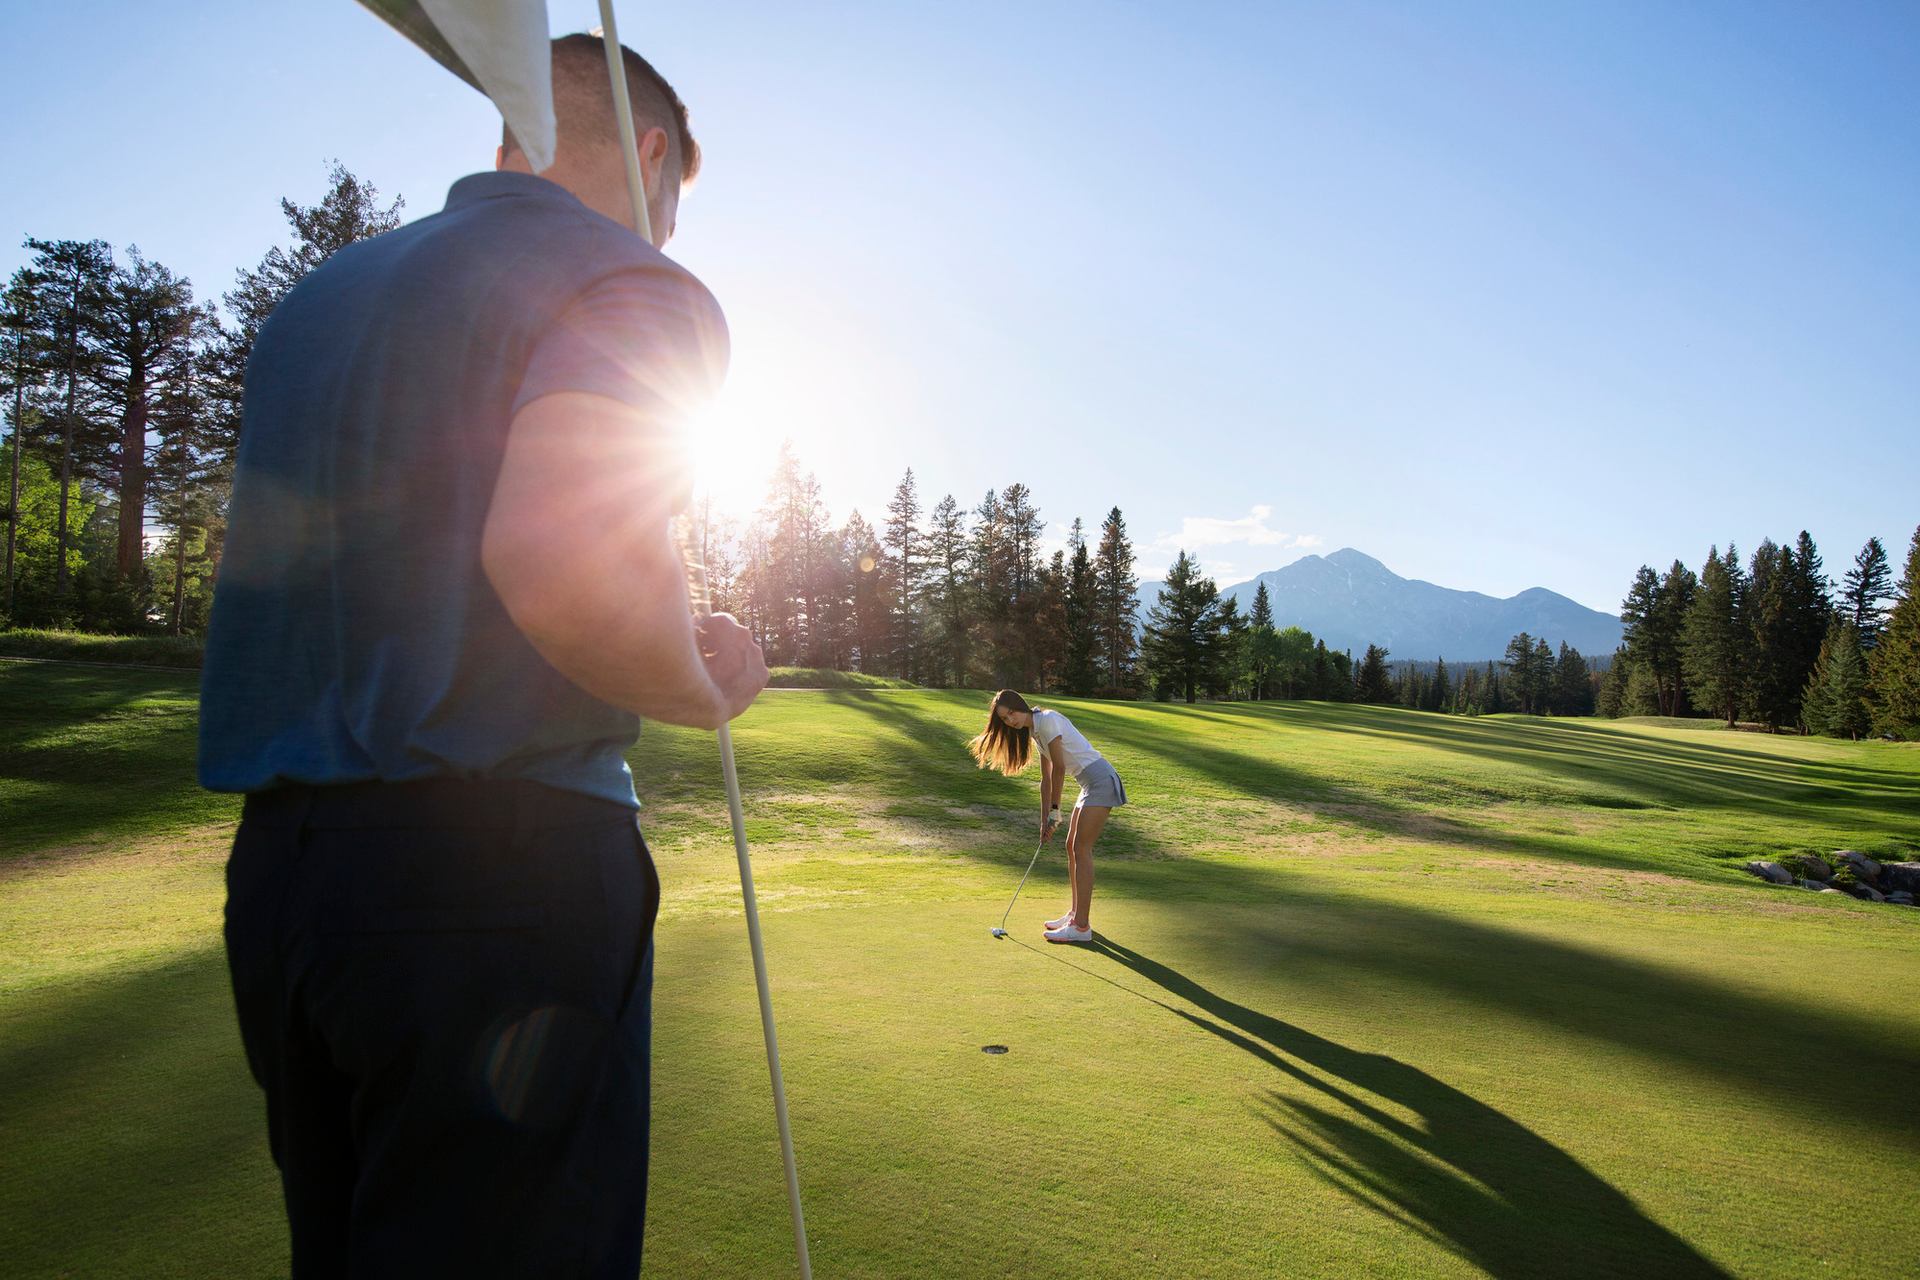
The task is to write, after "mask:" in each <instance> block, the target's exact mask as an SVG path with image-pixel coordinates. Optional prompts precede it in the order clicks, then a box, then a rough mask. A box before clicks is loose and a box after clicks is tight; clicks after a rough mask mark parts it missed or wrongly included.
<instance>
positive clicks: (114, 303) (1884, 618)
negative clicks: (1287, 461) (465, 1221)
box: [0, 163, 1920, 737]
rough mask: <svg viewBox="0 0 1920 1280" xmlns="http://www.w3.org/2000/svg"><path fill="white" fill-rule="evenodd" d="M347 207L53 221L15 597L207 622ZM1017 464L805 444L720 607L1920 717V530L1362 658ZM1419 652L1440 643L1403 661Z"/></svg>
mask: <svg viewBox="0 0 1920 1280" xmlns="http://www.w3.org/2000/svg"><path fill="white" fill-rule="evenodd" d="M330 179H331V181H330V186H329V189H328V191H327V193H326V195H325V196H324V197H323V198H322V200H321V201H320V203H319V204H317V205H312V206H301V205H298V204H296V203H294V202H293V201H291V200H282V201H281V209H282V211H283V213H284V214H285V216H286V219H287V222H288V225H289V228H290V230H291V232H292V239H291V242H290V243H289V244H288V245H286V246H284V247H276V248H273V249H270V250H269V251H268V252H267V253H266V254H265V255H264V256H263V257H262V258H261V259H260V261H259V263H258V264H257V265H255V266H253V267H250V268H245V269H242V270H240V271H238V272H237V274H236V279H235V282H234V287H233V288H232V289H231V290H230V291H229V292H227V293H226V294H225V295H223V297H222V300H221V302H222V305H220V306H217V307H216V306H214V305H212V304H208V303H200V302H196V300H195V297H194V291H193V287H192V284H191V283H190V282H189V281H188V280H186V279H184V278H182V277H179V276H176V275H175V274H173V273H172V272H171V271H169V270H168V269H167V268H166V267H164V266H162V265H161V264H160V263H157V262H154V261H151V260H149V259H147V258H145V257H144V256H142V255H141V253H140V251H139V250H138V249H137V248H129V249H128V250H127V251H126V252H125V254H124V255H123V256H116V254H115V253H114V251H113V250H112V249H111V248H110V247H109V246H108V245H106V244H105V243H103V242H101V241H98V240H40V239H29V240H28V241H27V244H26V247H27V248H28V249H29V250H30V251H32V253H33V258H32V260H31V261H30V262H29V263H28V265H26V266H25V267H22V268H21V269H20V270H18V271H16V272H15V273H14V275H13V277H12V279H11V280H10V281H9V283H8V285H7V288H6V292H5V294H4V297H0V396H3V397H4V403H5V408H6V413H7V417H8V421H9V423H10V425H11V431H10V432H9V435H8V438H7V442H6V444H5V446H4V448H0V467H3V468H4V471H5V475H6V485H7V488H6V493H7V495H8V496H7V501H6V505H5V507H4V509H3V516H4V519H5V521H6V524H7V543H6V552H5V573H4V583H5V597H4V600H0V621H4V623H5V625H8V626H15V627H60V628H73V629H79V630H84V631H94V632H107V633H118V634H141V633H155V632H164V633H171V634H174V635H183V636H192V635H197V634H200V633H201V632H203V631H204V629H205V626H206V621H207V613H208V607H209V605H210V603H211V600H212V594H213V584H214V581H215V579H216V576H217V574H218V570H219V564H220V554H221V547H222V543H223V539H224V536H225V515H226V507H227V497H228V494H229V492H230V488H231V483H232V474H233V459H234V453H235V450H236V448H237V446H238V441H239V431H240V399H241V388H242V383H243V380H244V375H245V370H246V361H247V357H248V354H249V353H250V352H251V350H252V346H253V341H254V338H255V336H256V335H257V334H258V332H259V329H260V326H261V324H262V323H263V322H264V321H265V319H266V317H267V316H268V315H269V314H270V313H271V312H272V310H273V308H274V307H275V306H276V305H277V304H278V303H279V301H280V299H281V298H282V297H284V296H285V295H286V293H287V291H288V290H289V289H291V288H292V287H293V286H294V284H296V283H298V281H299V280H300V279H301V278H302V277H303V276H304V275H306V273H307V272H309V271H311V270H312V269H313V268H314V267H316V266H318V265H319V264H320V263H321V262H323V261H325V260H326V258H327V257H328V256H329V255H330V254H332V253H333V252H334V251H336V250H337V249H340V248H342V247H344V246H345V245H347V244H350V243H352V242H353V241H355V240H358V239H361V238H363V237H366V236H370V235H377V234H379V233H380V232H382V231H386V230H389V229H391V228H392V227H394V226H397V225H398V223H399V215H400V207H401V206H400V202H399V201H397V200H396V201H394V202H393V203H392V204H390V205H386V206H384V207H383V206H382V204H381V201H380V197H379V194H378V192H376V191H375V190H374V189H373V188H372V187H371V186H370V185H369V184H367V183H366V182H364V181H362V180H360V179H358V178H356V177H355V176H354V175H353V174H352V173H351V172H349V171H348V170H347V169H346V168H344V167H343V166H341V165H339V164H337V163H336V164H335V165H334V166H333V168H332V171H331V175H330ZM1044 528H1045V521H1044V520H1043V519H1042V518H1041V514H1040V510H1039V507H1038V506H1037V505H1036V502H1035V498H1034V494H1033V492H1032V491H1031V490H1030V489H1029V488H1028V486H1027V485H1025V484H1024V483H1020V482H1014V483H1011V484H1008V485H1006V486H1005V487H1004V488H1000V489H995V490H990V491H988V492H987V493H986V494H985V495H984V496H983V497H981V498H980V499H979V500H978V501H977V502H976V503H974V504H972V505H969V506H962V505H961V504H960V503H959V502H958V501H957V500H956V499H955V497H954V496H953V495H951V494H948V495H945V496H943V497H942V498H940V499H939V501H937V502H935V503H933V504H932V506H931V507H926V506H924V505H923V503H922V499H921V495H920V491H919V487H918V481H917V479H916V477H915V476H914V474H913V472H912V471H911V470H909V471H908V472H907V473H906V474H905V475H904V476H903V477H902V478H901V480H900V482H899V484H898V486H897V487H896V488H895V490H894V493H893V496H892V499H891V500H890V501H889V503H888V504H887V508H886V510H885V512H884V514H882V515H881V516H880V517H879V519H878V520H877V521H876V522H871V523H870V522H869V521H868V520H866V519H865V518H864V517H863V516H862V515H861V514H860V513H859V512H857V511H856V512H854V513H853V514H852V515H851V516H850V517H849V518H848V519H847V520H846V521H845V522H844V523H842V524H840V525H838V526H834V525H833V524H832V523H831V522H830V521H829V520H828V518H827V512H826V507H825V504H824V502H823V501H822V499H821V496H820V486H819V483H818V481H817V479H816V478H815V477H814V476H813V474H812V473H810V472H808V471H807V470H806V469H805V468H804V467H803V466H802V464H801V461H800V460H799V459H798V458H797V457H796V456H795V455H794V453H793V452H792V450H791V449H790V448H785V447H783V448H782V450H781V453H780V457H779V460H778V463H777V465H776V467H775V468H774V471H773V475H772V478H771V481H770V483H769V487H768V490H767V493H766V496H765V498H764V500H763V502H762V503H761V505H760V507H759V508H758V510H757V511H756V512H755V513H753V514H752V515H751V516H749V517H746V518H743V519H729V518H725V517H722V516H720V515H718V514H716V513H715V512H713V511H712V510H711V508H710V507H707V506H700V507H697V508H696V509H695V510H694V511H693V512H692V513H691V514H690V517H689V519H688V521H687V526H686V529H685V530H684V532H685V536H686V539H687V541H688V542H689V543H690V544H691V545H692V547H693V548H694V549H695V550H697V553H698V555H699V556H700V558H702V559H703V560H704V561H705V563H706V566H707V571H708V580H709V584H710V590H711V594H712V597H713V605H714V607H715V608H716V609H725V610H729V611H731V612H733V613H735V614H736V615H738V616H739V617H740V618H742V619H743V620H744V621H745V622H746V623H747V624H748V625H749V626H750V627H752V629H753V631H754V633H755V635H756V636H758V637H759V638H760V640H761V643H762V644H763V645H764V646H765V648H766V652H767V657H768V661H769V662H771V663H773V664H776V665H794V666H812V667H824V668H833V669H837V670H845V671H861V672H866V673H869V674H875V675H888V676H901V677H905V678H907V679H910V680H914V681H916V682H919V683H922V684H928V685H936V686H964V687H982V686H984V687H999V686H1010V687H1015V688H1021V689H1025V690H1029V691H1033V692H1042V693H1044V692H1057V693H1070V694H1080V695H1091V696H1102V697H1122V698H1134V697H1142V696H1145V697H1155V698H1169V699H1171V698H1178V699H1184V700H1186V701H1189V702H1191V701H1194V700H1195V699H1197V698H1202V697H1205V698H1214V699H1264V698H1313V699H1327V700H1342V701H1359V702H1368V703H1379V704H1391V705H1398V706H1405V707H1410V708H1415V709H1419V710H1426V711H1434V712H1449V713H1456V714H1467V715H1478V714H1493V713H1498V712H1522V713H1531V714H1536V715H1589V714H1593V713H1594V712H1595V711H1596V710H1597V711H1598V712H1599V713H1600V714H1603V715H1614V716H1618V715H1666V716H1685V715H1716V716H1721V717H1723V718H1724V719H1725V720H1726V721H1727V723H1729V724H1734V723H1739V722H1742V721H1747V722H1755V723H1758V724H1760V725H1763V726H1765V727H1767V728H1770V729H1801V730H1808V731H1812V732H1824V733H1834V734H1838V735H1841V736H1860V735H1863V734H1866V733H1870V732H1871V733H1883V734H1889V735H1892V736H1898V737H1914V736H1920V617H1916V611H1917V610H1920V604H1916V603H1915V601H1914V587H1915V586H1916V585H1917V584H1920V560H1916V557H1920V532H1917V533H1916V535H1915V544H1914V550H1913V551H1912V552H1911V553H1910V554H1909V556H1908V562H1907V565H1906V572H1905V575H1904V576H1903V577H1902V578H1901V579H1900V581H1899V582H1898V584H1897V585H1896V584H1895V583H1893V581H1892V579H1891V570H1890V567H1889V565H1888V563H1887V557H1886V554H1885V552H1884V550H1883V549H1882V548H1881V546H1880V543H1879V541H1878V540H1877V539H1875V540H1873V541H1871V542H1869V544H1868V546H1867V547H1866V548H1865V549H1863V550H1862V552H1861V554H1860V557H1859V558H1857V560H1856V563H1855V566H1854V569H1853V571H1852V572H1850V573H1848V574H1847V576H1846V581H1845V583H1844V585H1843V586H1842V587H1841V588H1840V589H1839V590H1838V591H1836V590H1835V588H1834V587H1833V585H1832V584H1830V583H1829V582H1828V581H1827V579H1826V578H1825V576H1824V573H1823V571H1822V569H1821V565H1820V560H1819V556H1818V553H1817V552H1816V551H1815V550H1814V547H1813V543H1812V540H1811V539H1810V538H1808V537H1807V535H1806V534H1804V533H1803V534H1801V535H1800V538H1799V540H1798V541H1797V542H1796V543H1795V544H1794V545H1793V546H1791V547H1779V546H1775V545H1774V544H1773V543H1771V542H1767V543H1763V544H1762V546H1761V547H1760V549H1759V550H1757V551H1756V552H1755V553H1754V556H1753V557H1752V559H1751V561H1750V562H1749V563H1747V564H1746V565H1744V566H1743V565H1742V563H1741V562H1740V560H1739V558H1738V557H1737V556H1736V555H1735V554H1734V552H1733V551H1732V549H1731V548H1729V550H1728V551H1727V552H1726V553H1725V554H1724V555H1722V554H1721V553H1720V552H1719V551H1718V549H1717V548H1716V549H1715V551H1714V552H1713V553H1712V554H1710V555H1709V556H1708V559H1707V561H1706V563H1705V564H1704V565H1703V566H1702V569H1701V571H1700V572H1699V573H1697V574H1696V573H1695V572H1693V571H1692V570H1690V569H1688V568H1687V567H1686V566H1685V565H1683V564H1681V563H1680V562H1678V561H1676V562H1675V563H1674V565H1673V567H1672V568H1671V569H1670V570H1669V571H1668V572H1667V573H1666V574H1665V575H1659V574H1656V573H1655V572H1654V571H1653V570H1652V569H1650V568H1642V569H1641V570H1640V573H1639V575H1638V576H1637V577H1636V579H1635V581H1634V583H1633V585H1632V587H1631V589H1630V591H1629V593H1628V596H1627V598H1626V601H1625V602H1624V604H1623V607H1622V615H1621V616H1622V619H1623V620H1624V621H1625V623H1626V628H1627V630H1626V641H1625V644H1624V645H1623V647H1622V648H1621V649H1620V650H1619V651H1618V652H1617V653H1615V654H1614V655H1612V657H1611V658H1610V659H1601V660H1600V661H1599V662H1592V661H1590V660H1589V659H1588V657H1587V656H1585V655H1582V654H1581V653H1580V652H1579V651H1578V650H1576V649H1573V648H1571V647H1569V646H1568V645H1566V644H1564V643H1562V644H1561V645H1559V646H1558V648H1557V649H1556V648H1555V647H1554V646H1553V645H1551V644H1550V643H1549V641H1548V640H1546V639H1544V638H1540V637H1535V636H1531V635H1526V634H1521V635H1517V636H1515V637H1513V639H1512V641H1511V642H1510V643H1509V645H1508V647H1507V653H1506V657H1505V660H1504V661H1502V662H1499V663H1486V664H1484V665H1472V666H1468V667H1466V668H1464V669H1454V668H1449V667H1448V665H1447V664H1446V663H1445V662H1444V661H1431V662H1430V661H1426V660H1424V659H1425V658H1426V655H1401V659H1402V660H1400V661H1397V662H1396V661H1393V659H1392V655H1391V654H1390V653H1389V652H1388V651H1387V649H1386V648H1385V647H1383V646H1378V645H1368V646H1367V647H1366V650H1365V652H1364V653H1363V654H1362V655H1361V656H1360V657H1359V658H1358V659H1355V658H1354V656H1353V655H1352V653H1350V652H1348V651H1345V650H1339V651H1335V650H1330V649H1329V648H1328V647H1327V645H1326V643H1325V642H1324V641H1323V640H1320V639H1317V638H1316V637H1315V636H1313V635H1312V634H1311V633H1310V632H1308V631H1305V630H1303V629H1301V628H1299V627H1293V626H1284V625H1281V624H1280V623H1279V622H1278V621H1277V620H1276V619H1275V618H1274V616H1273V610H1272V607H1271V604H1270V601H1269V599H1268V595H1267V590H1266V587H1265V585H1264V584H1262V585H1261V587H1260V588H1259V590H1258V592H1257V593H1256V595H1255V597H1254V600H1253V602H1252V604H1251V606H1250V607H1249V609H1248V610H1247V611H1246V612H1245V613H1244V614H1243V613H1242V612H1241V611H1240V608H1239V605H1238V603H1237V601H1235V600H1233V599H1232V598H1223V597H1222V596H1221V595H1220V593H1219V590H1218V588H1217V587H1216V585H1215V583H1214V582H1213V580H1212V579H1210V578H1207V577H1206V576H1205V575H1203V574H1202V573H1201V572H1200V569H1199V566H1198V565H1197V563H1196V562H1195V561H1194V560H1193V559H1192V558H1191V557H1189V556H1188V555H1187V554H1186V553H1185V552H1184V551H1182V552H1181V553H1180V554H1179V555H1178V557H1177V558H1176V559H1175V561H1174V564H1173V567H1172V568H1171V569H1170V570H1169V571H1168V573H1167V575H1166V580H1165V582H1164V584H1163V585H1162V586H1161V588H1160V590H1159V592H1158V597H1157V599H1156V600H1155V601H1154V602H1153V603H1152V604H1151V605H1150V606H1149V608H1148V610H1147V614H1146V617H1145V618H1144V619H1142V618H1141V617H1140V616H1139V606H1138V604H1137V603H1136V592H1137V590H1138V585H1139V581H1138V577H1137V575H1136V573H1135V571H1134V560H1135V556H1134V549H1133V544H1132V541H1131V538H1130V536H1129V533H1128V530H1127V525H1126V520H1125V517H1124V515H1123V514H1122V512H1121V509H1120V508H1119V507H1118V506H1114V507H1111V508H1110V509H1109V510H1108V511H1107V512H1106V514H1105V515H1104V517H1102V519H1101V520H1100V523H1099V526H1098V528H1097V529H1095V528H1089V527H1088V526H1087V525H1086V524H1085V523H1084V522H1083V521H1082V520H1080V519H1078V518H1076V519H1075V520H1074V521H1073V522H1072V525H1071V534H1070V536H1069V540H1068V544H1067V546H1066V548H1065V549H1062V550H1056V551H1055V552H1053V554H1052V555H1051V556H1048V555H1046V554H1044V553H1043V549H1042V547H1041V534H1042V531H1043V530H1044ZM1413 657H1418V658H1421V659H1423V660H1422V661H1417V662H1408V661H1405V660H1404V659H1407V658H1413Z"/></svg>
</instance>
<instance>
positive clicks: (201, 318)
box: [148, 307, 219, 635]
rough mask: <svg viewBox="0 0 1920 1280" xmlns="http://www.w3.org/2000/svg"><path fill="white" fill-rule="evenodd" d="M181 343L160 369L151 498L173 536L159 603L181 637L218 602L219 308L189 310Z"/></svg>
mask: <svg viewBox="0 0 1920 1280" xmlns="http://www.w3.org/2000/svg"><path fill="white" fill-rule="evenodd" d="M180 323H181V332H180V334H179V335H178V340H177V341H175V342H173V343H171V344H169V345H168V346H167V348H166V349H165V351H164V353H163V355H162V357H161V360H160V363H159V364H158V365H157V366H156V368H155V370H154V387H155V392H156V395H155V401H154V412H153V418H152V422H151V426H152V429H153V435H154V437H155V439H156V441H157V444H156V447H155V449H154V454H153V462H152V467H151V470H150V474H149V476H148V496H149V497H150V499H151V501H152V504H153V507H154V510H155V512H156V513H157V515H158V517H159V520H160V523H161V524H162V526H164V527H165V528H166V529H167V531H168V534H167V540H166V544H165V546H164V547H163V548H162V551H163V552H164V555H163V558H162V559H161V562H160V563H159V564H158V565H154V566H151V569H152V571H151V572H150V573H149V577H150V578H152V580H153V581H154V583H155V584H156V591H155V604H156V605H159V606H161V607H162V608H163V609H164V612H165V616H166V619H167V630H168V631H169V632H170V633H172V634H173V635H180V634H182V633H183V632H187V631H193V632H199V631H201V630H202V629H204V627H205V625H206V619H207V612H208V610H209V608H210V607H211V605H212V603H213V583H212V581H211V579H212V568H213V566H212V560H211V557H210V554H209V551H210V549H209V546H208V543H209V534H210V532H211V524H212V520H213V517H214V514H215V512H216V510H217V509H218V506H219V499H218V493H217V488H216V475H215V472H214V470H213V469H212V467H211V466H210V449H209V441H208V436H209V430H210V426H211V423H210V419H211V417H212V411H211V409H210V397H209V396H208V394H207V385H206V384H207V382H208V378H207V368H206V366H207V358H208V357H207V352H208V350H209V347H210V345H211V343H212V341H213V340H214V339H215V337H216V336H217V335H218V333H219V328H218V325H217V324H216V323H215V321H214V318H213V314H212V312H211V310H209V309H207V308H204V307H188V308H187V309H186V310H185V311H184V312H183V313H182V315H181V319H180Z"/></svg>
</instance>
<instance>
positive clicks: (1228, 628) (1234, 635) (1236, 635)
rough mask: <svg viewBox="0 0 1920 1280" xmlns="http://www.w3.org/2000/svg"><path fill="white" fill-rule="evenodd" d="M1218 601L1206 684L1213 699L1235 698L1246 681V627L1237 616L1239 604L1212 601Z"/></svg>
mask: <svg viewBox="0 0 1920 1280" xmlns="http://www.w3.org/2000/svg"><path fill="white" fill-rule="evenodd" d="M1215 598H1216V599H1217V600H1218V602H1219V603H1218V605H1217V607H1216V610H1215V613H1216V620H1215V623H1214V627H1215V630H1214V653H1213V663H1212V669H1211V670H1210V672H1209V674H1208V684H1209V686H1210V687H1211V690H1212V692H1213V694H1214V696H1215V697H1218V698H1229V699H1231V698H1236V697H1238V696H1240V692H1241V690H1242V689H1244V688H1246V686H1247V683H1248V680H1249V674H1248V673H1249V664H1250V655H1249V653H1248V648H1249V645H1250V642H1251V637H1250V634H1249V627H1248V625H1247V619H1246V617H1245V615H1243V614H1242V613H1241V612H1240V602H1239V601H1238V600H1235V599H1234V598H1233V597H1232V596H1219V595H1216V597H1215Z"/></svg>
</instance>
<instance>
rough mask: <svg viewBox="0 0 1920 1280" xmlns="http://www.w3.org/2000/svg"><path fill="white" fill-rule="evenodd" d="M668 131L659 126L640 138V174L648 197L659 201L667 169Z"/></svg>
mask: <svg viewBox="0 0 1920 1280" xmlns="http://www.w3.org/2000/svg"><path fill="white" fill-rule="evenodd" d="M668 149H669V144H668V142H667V131H666V130H665V129H662V128H661V127H660V126H659V125H655V126H653V128H651V129H649V130H647V131H646V133H644V134H642V135H641V137H640V173H641V176H642V178H643V179H644V182H645V186H646V189H647V195H649V196H650V197H653V198H655V199H658V198H659V196H660V184H661V182H662V180H663V175H664V174H665V173H666V168H667V151H668Z"/></svg>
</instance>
